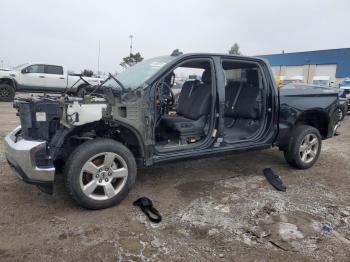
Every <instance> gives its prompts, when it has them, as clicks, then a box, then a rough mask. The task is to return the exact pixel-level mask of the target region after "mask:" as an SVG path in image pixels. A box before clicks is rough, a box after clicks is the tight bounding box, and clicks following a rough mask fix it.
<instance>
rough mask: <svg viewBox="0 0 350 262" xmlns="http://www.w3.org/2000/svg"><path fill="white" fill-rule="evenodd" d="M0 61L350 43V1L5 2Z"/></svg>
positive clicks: (78, 63)
mask: <svg viewBox="0 0 350 262" xmlns="http://www.w3.org/2000/svg"><path fill="white" fill-rule="evenodd" d="M0 10H1V14H0V25H1V26H0V66H1V60H3V61H4V64H5V66H14V65H17V64H21V63H25V62H29V61H43V62H51V63H59V64H63V65H66V66H67V67H68V68H70V69H73V70H75V71H80V70H81V69H84V68H89V69H93V70H95V71H96V69H97V59H98V42H99V40H100V41H101V59H100V69H101V70H102V71H105V72H108V71H110V72H116V71H117V70H120V66H119V64H120V62H121V60H122V58H123V57H124V56H127V55H128V54H129V35H130V34H133V35H134V51H135V52H138V51H139V52H141V54H142V55H143V57H145V58H149V57H153V56H158V55H164V54H170V53H171V51H172V50H173V49H175V48H179V49H180V50H181V51H184V52H186V53H188V52H202V51H204V52H221V53H222V52H224V53H226V52H228V50H229V49H230V47H231V46H232V44H233V43H234V42H238V43H239V45H240V46H241V51H242V52H243V54H245V55H257V54H271V53H280V52H281V50H285V52H294V51H306V50H319V49H331V48H344V47H350V33H349V28H350V19H349V17H350V1H349V0H274V1H272V0H250V1H245V0H239V1H238V0H173V1H169V0H147V1H143V0H139V1H133V0H124V1H118V0H99V1H97V0H96V1H92V0H91V1H90V0H75V1H73V0H58V1H50V0H31V1H28V0H1V1H0Z"/></svg>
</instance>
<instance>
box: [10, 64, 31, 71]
mask: <svg viewBox="0 0 350 262" xmlns="http://www.w3.org/2000/svg"><path fill="white" fill-rule="evenodd" d="M27 65H29V64H28V63H25V64H21V65H18V66H14V67H12V69H13V70H20V69H21V68H23V67H26V66H27Z"/></svg>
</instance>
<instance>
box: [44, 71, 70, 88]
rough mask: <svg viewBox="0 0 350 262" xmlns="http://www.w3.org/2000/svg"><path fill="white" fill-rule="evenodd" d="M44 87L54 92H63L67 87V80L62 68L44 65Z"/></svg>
mask: <svg viewBox="0 0 350 262" xmlns="http://www.w3.org/2000/svg"><path fill="white" fill-rule="evenodd" d="M45 76H46V86H47V87H48V88H50V89H54V90H63V89H65V88H66V86H67V79H66V77H65V76H64V73H63V67H62V66H54V65H46V67H45Z"/></svg>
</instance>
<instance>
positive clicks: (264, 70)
mask: <svg viewBox="0 0 350 262" xmlns="http://www.w3.org/2000/svg"><path fill="white" fill-rule="evenodd" d="M193 75H197V76H200V77H198V78H197V79H195V80H194V79H189V78H188V79H189V80H188V81H185V82H184V83H183V85H182V88H181V91H180V95H179V97H178V99H175V95H174V92H173V90H172V89H173V86H174V83H175V80H176V79H179V78H180V77H181V79H183V78H184V77H185V76H193ZM100 88H101V91H102V92H96V93H95V94H91V95H86V96H84V97H83V98H79V97H72V96H68V95H62V96H61V97H52V96H37V97H32V98H29V99H28V98H27V99H25V98H18V99H16V101H15V102H14V106H15V107H16V108H17V110H18V115H19V118H20V121H21V126H19V127H17V128H16V129H15V130H13V131H12V132H11V133H10V134H8V135H7V136H6V138H5V147H6V157H7V160H8V163H9V164H10V166H11V167H12V168H13V169H14V171H15V173H16V174H17V175H18V176H19V177H20V178H21V179H22V180H24V181H25V182H28V183H31V184H35V185H38V186H39V187H40V188H41V189H45V190H46V191H47V192H52V189H53V182H54V180H55V174H56V173H58V174H59V173H61V172H60V171H63V174H64V177H65V181H66V185H67V189H68V192H69V193H70V194H71V196H72V197H73V198H74V199H75V200H76V201H77V203H78V204H79V205H81V206H83V207H85V208H88V209H101V208H107V207H111V206H113V205H115V204H117V203H119V202H120V201H121V200H122V199H124V198H125V197H126V195H127V194H128V192H129V190H130V189H131V187H132V185H133V184H134V182H135V179H136V173H137V168H141V167H148V166H151V165H154V164H158V163H161V162H165V161H171V160H184V159H189V158H198V157H208V156H217V155H219V154H223V153H226V154H229V153H233V152H237V151H247V150H253V149H254V150H255V149H267V148H271V147H274V146H276V147H278V148H279V149H280V150H281V151H283V152H284V157H285V159H286V161H287V162H288V163H289V164H290V165H291V166H293V167H296V168H299V169H306V168H310V167H311V166H312V165H314V163H315V162H316V161H317V159H318V157H319V154H320V152H321V143H322V140H323V139H327V138H330V137H332V136H333V135H334V132H335V129H336V128H337V126H338V112H337V108H338V102H339V99H338V92H336V91H332V90H323V89H311V90H299V89H294V90H283V89H282V90H279V89H278V88H277V87H276V85H275V82H274V79H273V74H272V72H271V69H270V66H269V64H268V62H267V61H265V60H263V59H260V58H253V57H241V56H231V55H226V54H207V53H196V54H182V53H180V52H174V53H173V54H172V55H170V56H162V57H156V58H152V59H148V60H145V61H142V62H140V63H138V64H136V65H134V66H133V67H130V68H128V69H127V70H125V71H123V72H122V73H120V74H118V75H117V76H112V75H110V77H109V78H108V79H107V80H106V81H105V82H104V83H103V84H102V85H101V86H100Z"/></svg>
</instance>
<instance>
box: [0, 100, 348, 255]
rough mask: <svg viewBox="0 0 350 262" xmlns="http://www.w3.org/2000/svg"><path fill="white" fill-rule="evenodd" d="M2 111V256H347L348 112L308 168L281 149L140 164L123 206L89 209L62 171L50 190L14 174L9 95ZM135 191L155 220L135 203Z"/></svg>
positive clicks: (13, 122)
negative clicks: (149, 204) (278, 185)
mask: <svg viewBox="0 0 350 262" xmlns="http://www.w3.org/2000/svg"><path fill="white" fill-rule="evenodd" d="M0 112H1V118H0V137H1V142H0V181H1V182H0V232H1V234H0V261H23V260H25V261H80V260H83V261H182V260H186V261H213V260H221V261H282V260H284V261H349V258H350V249H349V247H350V226H349V225H350V203H349V200H350V190H349V189H350V171H349V170H350V169H349V168H350V121H349V118H350V117H347V118H348V119H346V120H345V121H344V122H343V125H342V127H341V129H340V133H341V135H340V136H338V137H335V138H332V139H330V140H328V141H325V142H324V144H323V149H322V153H321V156H320V159H319V160H318V162H317V164H316V165H315V166H314V167H313V168H311V169H310V170H303V171H300V170H295V169H292V168H291V167H289V166H288V165H287V164H286V163H285V161H284V159H283V155H282V154H281V152H280V151H278V150H277V149H271V150H266V151H258V152H248V153H241V154H235V155H231V156H224V157H216V158H208V159H201V160H195V161H184V162H177V163H170V164H167V165H161V166H157V167H153V168H149V169H144V170H139V172H138V178H137V182H136V185H135V187H134V189H133V190H132V192H131V193H130V194H129V196H128V197H127V198H126V199H125V200H124V201H123V202H122V203H121V204H120V205H119V206H116V207H113V208H110V209H107V210H102V211H87V210H84V209H81V208H79V207H78V206H77V205H76V204H75V203H74V202H73V201H72V200H71V199H70V198H69V197H68V195H67V193H66V191H65V188H64V185H63V179H62V177H61V176H60V177H58V179H57V182H56V184H55V193H54V195H53V196H51V195H47V194H45V193H42V192H40V191H39V190H38V189H37V188H36V187H35V186H31V185H27V184H24V183H23V182H21V181H19V180H18V179H17V178H16V177H15V176H14V175H13V173H12V172H11V170H10V168H9V166H8V165H7V163H6V160H5V158H4V150H3V137H4V136H5V134H6V133H7V132H9V131H10V130H12V129H13V128H14V127H15V126H16V125H18V118H17V117H16V116H15V111H14V110H13V109H12V105H11V104H10V103H0ZM265 167H272V168H273V169H274V170H275V172H276V173H278V174H279V175H280V177H281V178H282V180H283V181H284V183H285V185H286V186H287V191H286V192H278V191H276V190H274V189H273V188H272V187H271V185H270V184H269V183H268V182H267V181H266V180H265V179H264V177H263V175H262V169H263V168H265ZM141 196H147V197H149V198H151V199H152V200H153V202H154V204H155V206H156V208H157V209H158V210H159V211H160V212H161V214H162V216H163V221H162V222H161V223H160V224H152V223H150V222H148V220H147V219H145V217H144V215H143V214H142V213H141V212H140V211H139V210H138V209H137V208H135V207H133V205H132V202H133V201H134V200H136V199H137V198H138V197H141ZM326 224H327V225H329V227H330V228H331V230H330V232H329V233H327V232H324V231H322V227H324V225H326Z"/></svg>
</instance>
